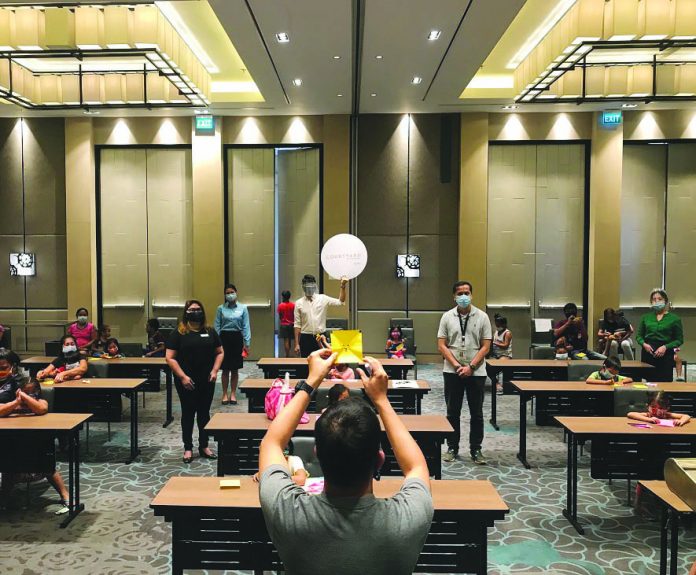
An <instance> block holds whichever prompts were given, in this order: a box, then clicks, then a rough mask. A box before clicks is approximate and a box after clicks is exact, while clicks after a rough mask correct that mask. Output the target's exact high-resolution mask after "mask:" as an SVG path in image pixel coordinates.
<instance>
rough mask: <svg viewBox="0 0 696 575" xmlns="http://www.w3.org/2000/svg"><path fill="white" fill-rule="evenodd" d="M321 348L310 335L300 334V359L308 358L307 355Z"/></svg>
mask: <svg viewBox="0 0 696 575" xmlns="http://www.w3.org/2000/svg"><path fill="white" fill-rule="evenodd" d="M320 348H321V346H320V345H319V342H318V341H317V338H316V337H314V335H313V334H311V333H301V334H300V355H301V356H302V357H309V354H310V353H312V352H313V351H316V350H318V349H320Z"/></svg>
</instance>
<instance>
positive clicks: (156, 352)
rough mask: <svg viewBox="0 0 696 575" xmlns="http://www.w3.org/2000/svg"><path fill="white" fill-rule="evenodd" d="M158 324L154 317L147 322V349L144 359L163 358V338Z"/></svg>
mask: <svg viewBox="0 0 696 575" xmlns="http://www.w3.org/2000/svg"><path fill="white" fill-rule="evenodd" d="M159 329H160V322H159V320H158V319H157V318H156V317H152V318H150V319H148V320H147V324H145V330H146V331H147V349H146V350H145V357H164V351H165V349H164V343H165V342H164V336H163V335H162V334H161V333H160V330H159Z"/></svg>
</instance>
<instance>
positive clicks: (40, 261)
mask: <svg viewBox="0 0 696 575" xmlns="http://www.w3.org/2000/svg"><path fill="white" fill-rule="evenodd" d="M26 249H27V251H28V252H29V253H34V254H37V259H36V276H34V277H31V278H27V307H28V308H54V307H57V308H65V307H67V305H68V294H67V290H66V288H67V283H68V278H67V262H66V257H67V254H66V252H65V236H53V235H50V236H27V237H26Z"/></svg>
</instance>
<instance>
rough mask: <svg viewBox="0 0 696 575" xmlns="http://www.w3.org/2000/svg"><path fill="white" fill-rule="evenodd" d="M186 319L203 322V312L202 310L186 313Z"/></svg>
mask: <svg viewBox="0 0 696 575" xmlns="http://www.w3.org/2000/svg"><path fill="white" fill-rule="evenodd" d="M186 319H187V320H188V321H194V322H199V321H203V311H202V310H200V309H193V310H191V311H187V312H186Z"/></svg>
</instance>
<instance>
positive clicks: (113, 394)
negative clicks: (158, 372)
mask: <svg viewBox="0 0 696 575" xmlns="http://www.w3.org/2000/svg"><path fill="white" fill-rule="evenodd" d="M146 383H147V380H146V379H107V378H104V379H92V378H85V379H78V380H74V381H66V382H64V383H54V384H53V390H54V393H55V411H56V412H59V413H91V414H92V419H91V420H90V422H96V423H102V422H105V423H112V422H119V421H121V394H123V395H125V396H126V397H128V398H129V400H130V457H129V458H128V459H127V460H126V465H128V464H130V463H131V462H132V461H134V460H135V458H136V457H138V454H139V453H140V449H139V448H138V391H139V390H140V388H142V387H143V386H144V385H145V384H146ZM44 385H45V384H44Z"/></svg>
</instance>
